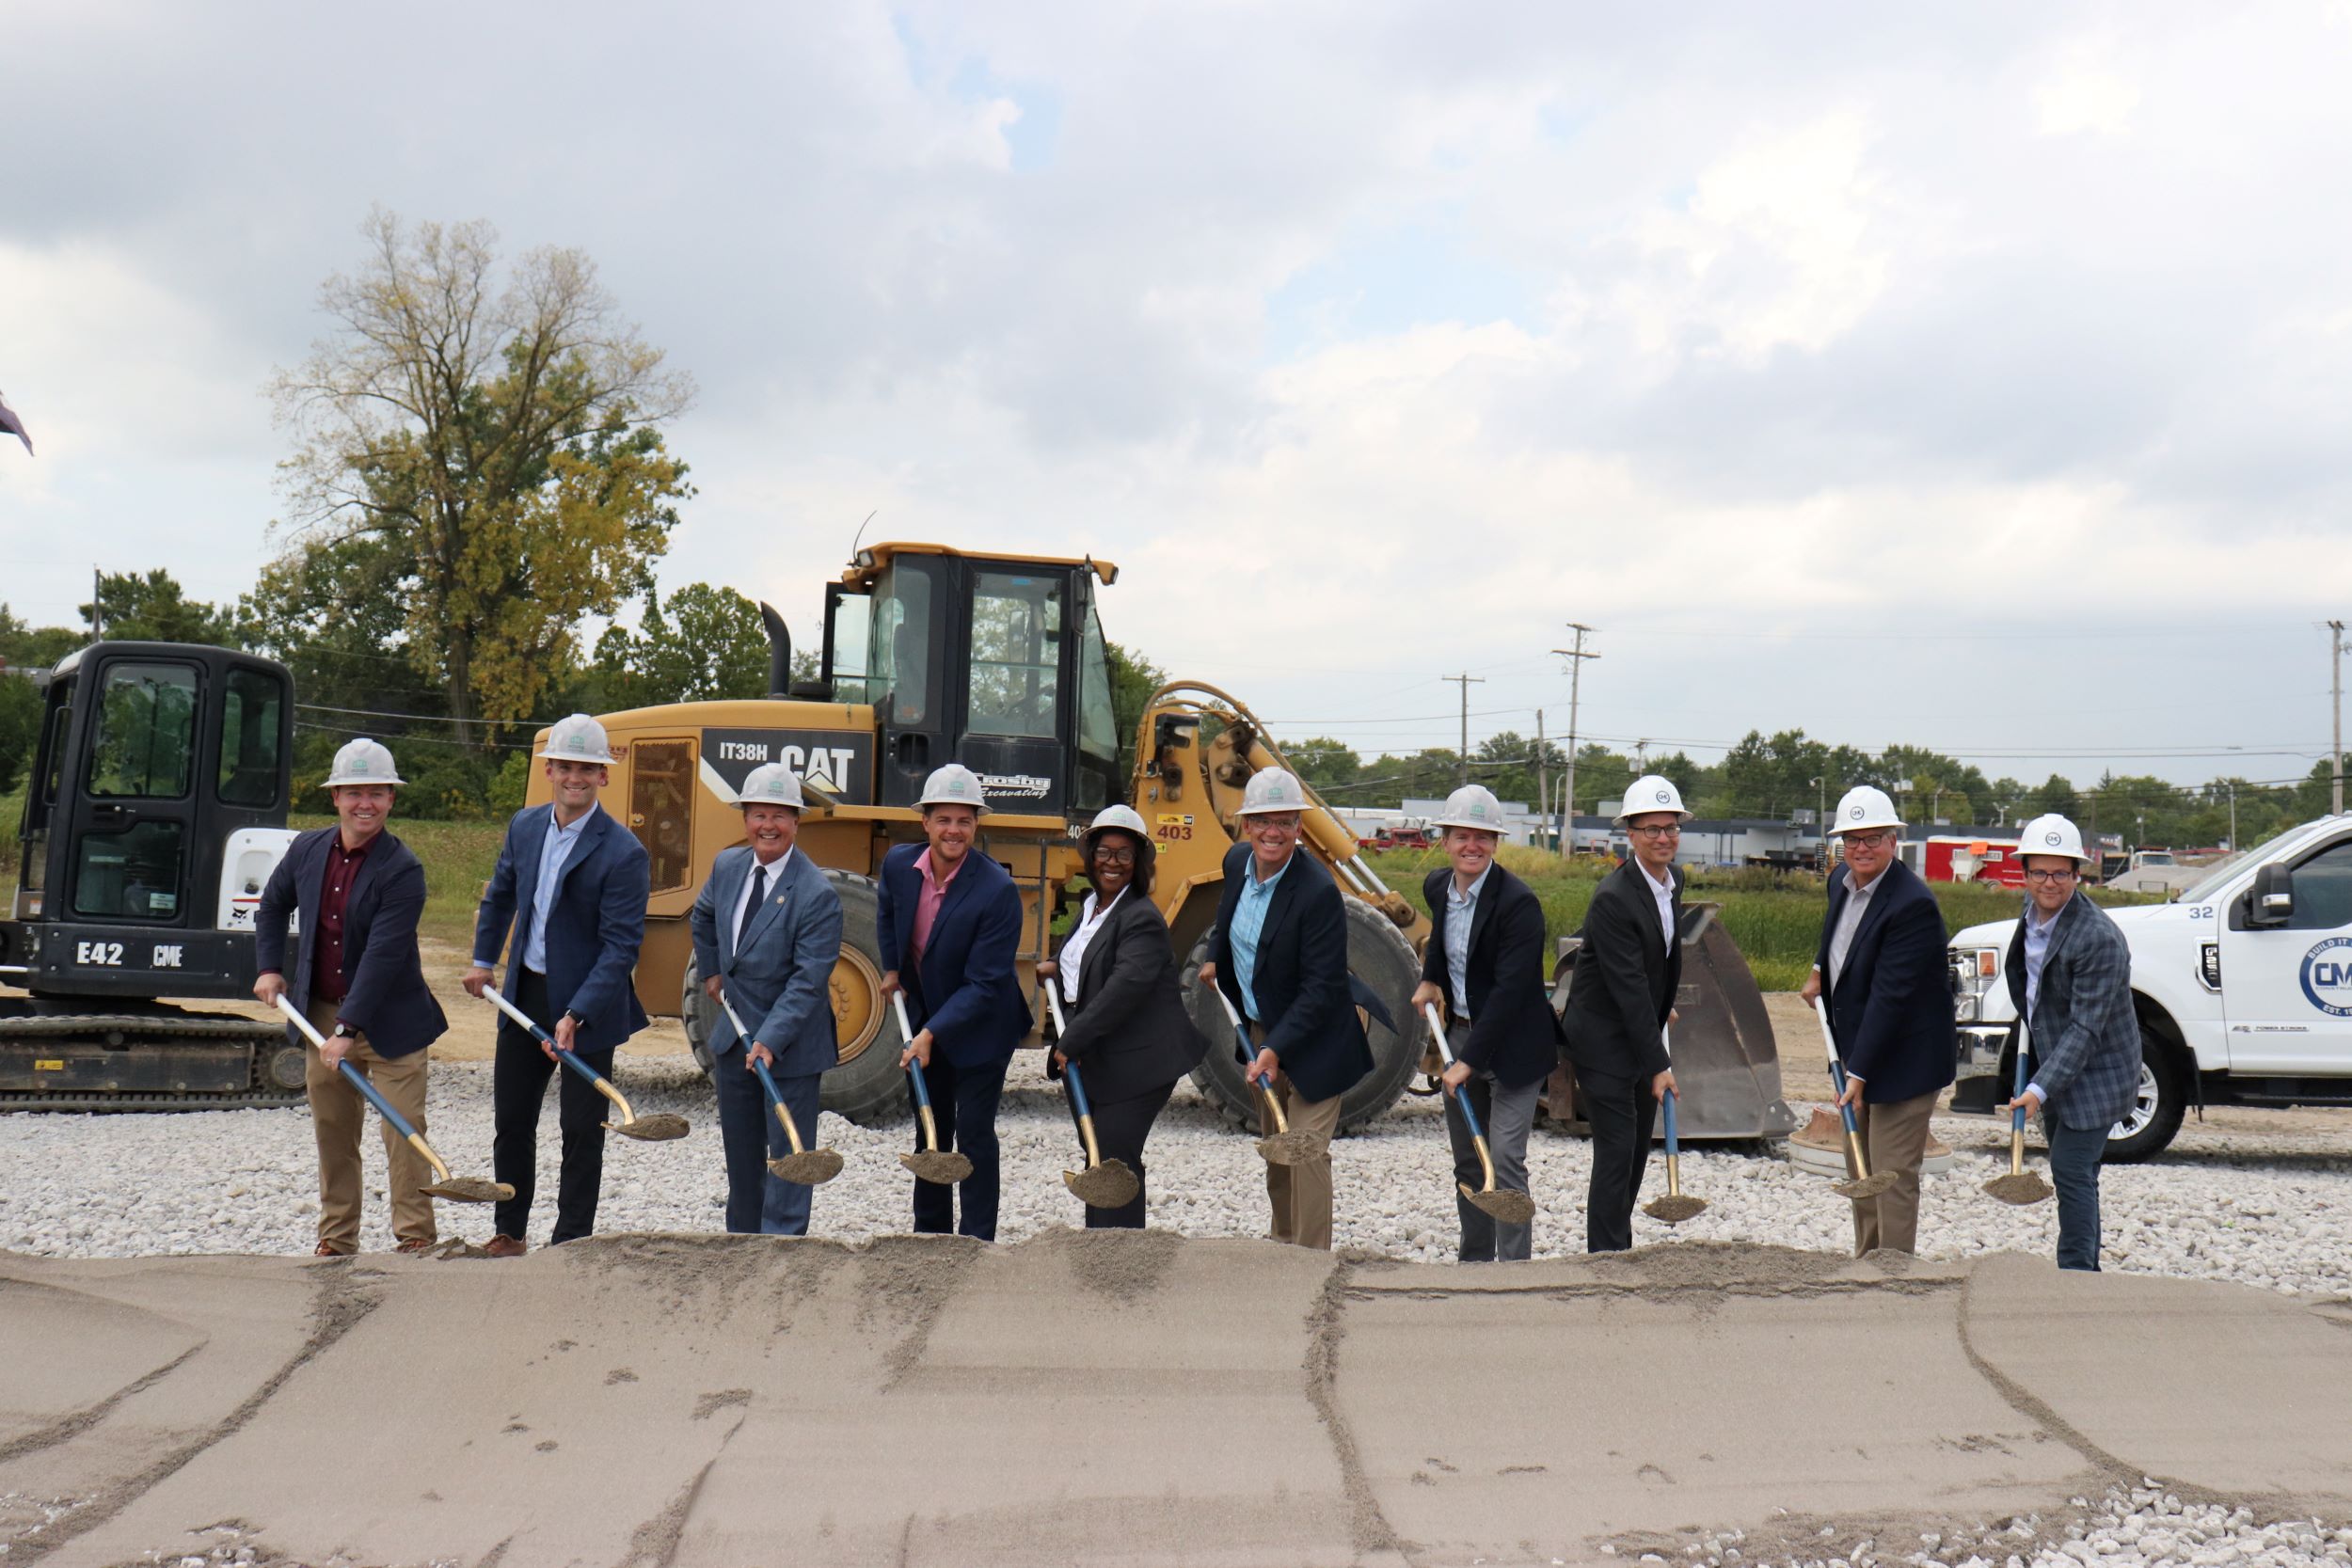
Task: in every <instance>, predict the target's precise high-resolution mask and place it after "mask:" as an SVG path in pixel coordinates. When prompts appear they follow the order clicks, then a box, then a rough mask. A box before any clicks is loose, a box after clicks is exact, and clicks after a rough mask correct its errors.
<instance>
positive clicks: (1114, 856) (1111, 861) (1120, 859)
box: [1094, 844, 1136, 865]
mask: <svg viewBox="0 0 2352 1568" xmlns="http://www.w3.org/2000/svg"><path fill="white" fill-rule="evenodd" d="M1094 859H1095V862H1096V863H1097V864H1101V865H1133V864H1135V863H1136V852H1135V851H1134V850H1133V849H1114V848H1112V847H1110V846H1109V845H1107V844H1106V845H1104V846H1103V847H1101V848H1099V849H1097V850H1095V851H1094Z"/></svg>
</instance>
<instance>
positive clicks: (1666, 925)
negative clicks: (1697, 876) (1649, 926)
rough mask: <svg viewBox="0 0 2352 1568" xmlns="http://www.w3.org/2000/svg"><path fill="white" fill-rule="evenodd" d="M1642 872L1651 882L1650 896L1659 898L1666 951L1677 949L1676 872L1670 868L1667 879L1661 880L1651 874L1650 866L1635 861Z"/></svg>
mask: <svg viewBox="0 0 2352 1568" xmlns="http://www.w3.org/2000/svg"><path fill="white" fill-rule="evenodd" d="M1633 864H1634V866H1635V868H1636V869H1638V870H1639V871H1640V872H1641V873H1642V880H1644V881H1645V882H1647V883H1648V884H1649V892H1650V896H1651V897H1653V898H1655V899H1657V900H1658V928H1659V929H1660V930H1661V932H1663V933H1664V934H1665V938H1666V951H1667V952H1669V953H1672V952H1673V951H1674V950H1675V874H1674V872H1673V871H1671V870H1669V871H1668V872H1667V873H1666V879H1665V880H1664V881H1662V882H1661V881H1660V880H1659V879H1657V878H1655V877H1653V876H1651V875H1650V874H1649V867H1648V866H1646V865H1644V864H1642V863H1641V862H1640V861H1635V862H1634V863H1633Z"/></svg>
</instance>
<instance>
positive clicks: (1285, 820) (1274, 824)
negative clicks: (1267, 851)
mask: <svg viewBox="0 0 2352 1568" xmlns="http://www.w3.org/2000/svg"><path fill="white" fill-rule="evenodd" d="M1268 828H1274V829H1278V830H1279V831H1280V832H1286V833H1295V832H1298V814H1297V813H1296V812H1295V811H1276V812H1267V811H1262V812H1259V813H1258V814H1257V815H1255V816H1252V817H1250V819H1249V831H1250V832H1253V833H1256V832H1264V831H1265V830H1266V829H1268Z"/></svg>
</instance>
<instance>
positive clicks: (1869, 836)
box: [1845, 832, 1895, 850]
mask: <svg viewBox="0 0 2352 1568" xmlns="http://www.w3.org/2000/svg"><path fill="white" fill-rule="evenodd" d="M1845 840H1846V847H1847V848H1848V849H1849V850H1853V849H1883V848H1885V847H1887V846H1888V845H1890V844H1892V843H1894V842H1895V835H1894V834H1893V833H1892V832H1877V833H1848V834H1846V835H1845Z"/></svg>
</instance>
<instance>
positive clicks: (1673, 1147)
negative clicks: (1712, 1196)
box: [1642, 1030, 1707, 1225]
mask: <svg viewBox="0 0 2352 1568" xmlns="http://www.w3.org/2000/svg"><path fill="white" fill-rule="evenodd" d="M1661 1037H1662V1038H1663V1039H1664V1040H1665V1042H1666V1056H1667V1059H1668V1060H1669V1061H1671V1060H1673V1058H1674V1041H1673V1032H1672V1031H1671V1030H1667V1031H1661ZM1679 1098H1681V1097H1680V1096H1678V1095H1677V1094H1676V1093H1675V1091H1674V1090H1672V1089H1668V1090H1667V1091H1666V1107H1665V1109H1666V1191H1665V1194H1664V1196H1660V1197H1654V1198H1651V1199H1650V1200H1649V1201H1648V1202H1647V1203H1645V1204H1643V1205H1642V1212H1643V1213H1645V1214H1647V1215H1648V1216H1649V1217H1650V1218H1651V1219H1654V1220H1663V1221H1665V1222H1666V1223H1667V1224H1668V1225H1680V1224H1681V1223H1682V1222H1683V1221H1684V1220H1694V1219H1696V1218H1698V1217H1699V1216H1700V1215H1701V1214H1703V1213H1705V1212H1707V1199H1705V1198H1703V1197H1690V1196H1685V1195H1684V1193H1683V1191H1682V1145H1681V1142H1680V1140H1679V1139H1677V1137H1676V1136H1675V1101H1677V1099H1679Z"/></svg>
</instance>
